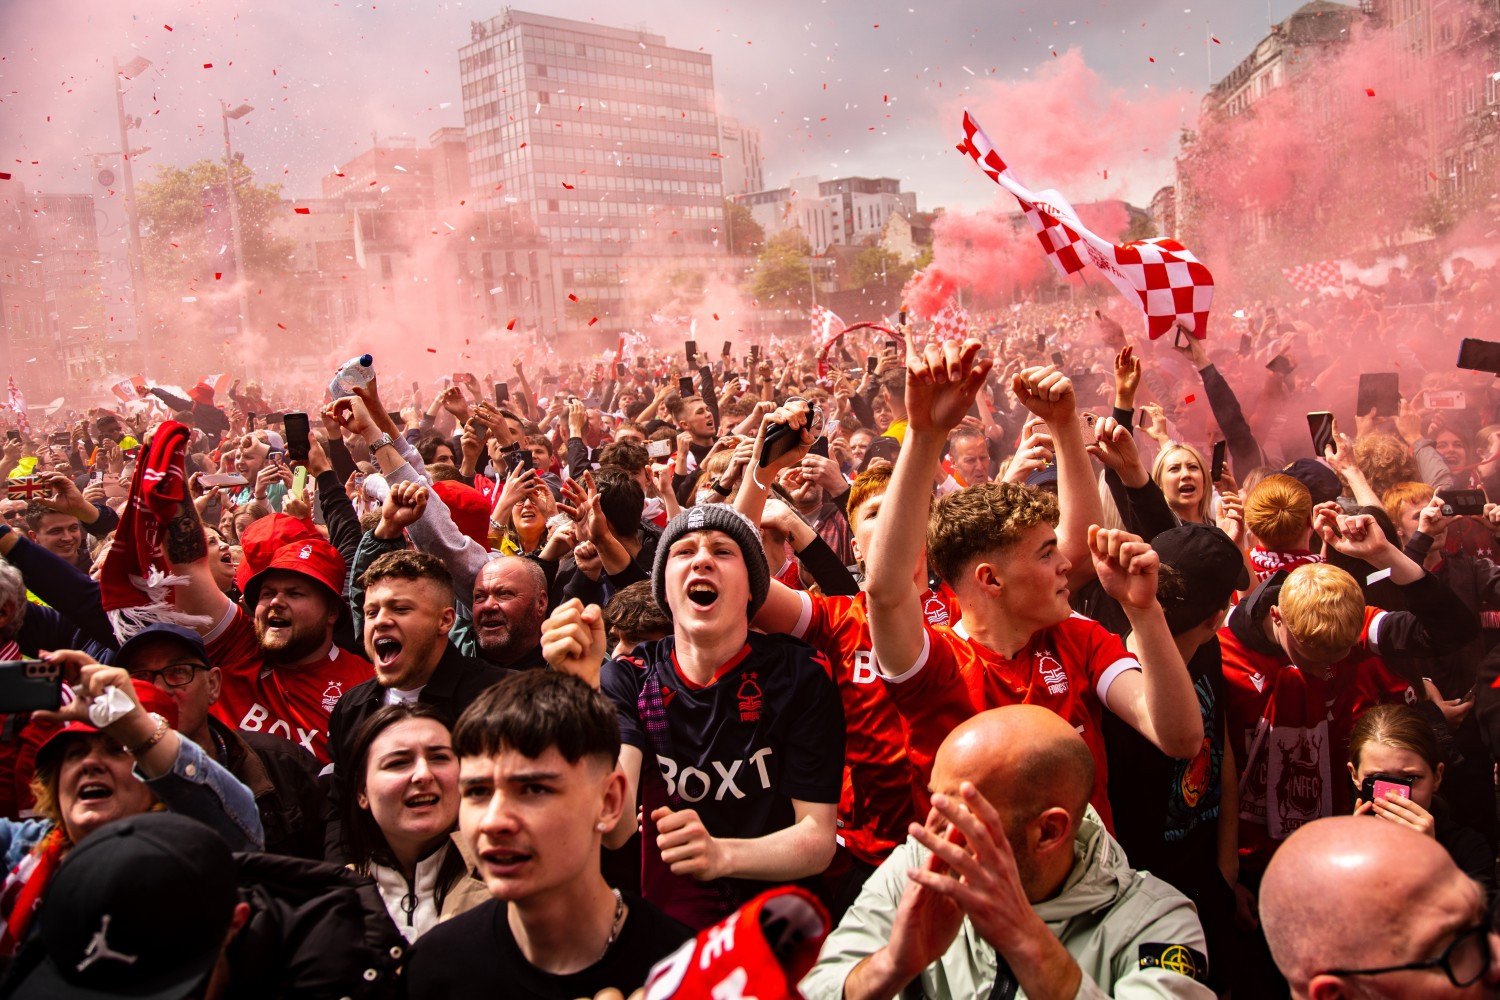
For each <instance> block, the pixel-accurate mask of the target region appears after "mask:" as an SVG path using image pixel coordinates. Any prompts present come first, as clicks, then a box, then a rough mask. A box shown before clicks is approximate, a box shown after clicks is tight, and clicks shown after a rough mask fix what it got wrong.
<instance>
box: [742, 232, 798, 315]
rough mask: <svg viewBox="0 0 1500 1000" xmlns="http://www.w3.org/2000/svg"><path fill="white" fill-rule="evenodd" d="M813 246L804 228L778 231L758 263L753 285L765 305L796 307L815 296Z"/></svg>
mask: <svg viewBox="0 0 1500 1000" xmlns="http://www.w3.org/2000/svg"><path fill="white" fill-rule="evenodd" d="M811 254H812V248H811V247H809V246H808V244H807V237H805V236H803V235H802V230H800V229H787V230H783V231H782V232H779V233H777V234H776V235H775V236H773V237H771V239H770V240H769V241H768V242H767V243H766V248H765V249H764V250H762V251H761V253H760V258H759V260H758V261H757V262H756V265H755V277H754V279H753V280H752V283H751V287H752V288H753V289H754V291H755V297H756V298H757V299H759V300H760V301H761V304H762V305H767V306H771V307H772V308H782V309H792V308H799V307H801V306H805V305H807V303H808V302H809V301H810V300H811V298H812V295H811V292H812V288H811V281H812V274H811V272H810V271H809V269H808V267H809V265H808V257H809V256H810V255H811Z"/></svg>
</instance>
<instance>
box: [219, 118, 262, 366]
mask: <svg viewBox="0 0 1500 1000" xmlns="http://www.w3.org/2000/svg"><path fill="white" fill-rule="evenodd" d="M254 110H255V109H254V108H252V107H251V106H250V105H248V104H241V105H240V106H239V107H237V108H234V109H233V110H230V109H229V107H228V105H226V104H225V103H224V102H223V100H220V101H219V117H220V118H221V119H223V121H224V185H225V187H227V188H228V189H229V228H230V230H231V231H232V232H233V234H234V278H235V287H236V296H237V297H238V299H239V310H240V338H241V340H243V339H244V336H245V334H246V333H247V332H249V329H250V286H249V282H248V281H246V278H245V271H246V269H245V237H244V234H243V232H242V231H241V229H240V197H239V194H238V193H237V192H236V191H235V188H234V148H233V147H232V146H231V145H230V144H229V119H231V118H235V119H238V118H243V117H245V116H246V115H248V114H249V113H250V112H252V111H254Z"/></svg>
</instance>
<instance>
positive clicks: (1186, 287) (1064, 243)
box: [958, 111, 1214, 340]
mask: <svg viewBox="0 0 1500 1000" xmlns="http://www.w3.org/2000/svg"><path fill="white" fill-rule="evenodd" d="M958 149H959V152H962V153H967V154H969V156H971V157H973V159H974V162H975V163H977V164H979V168H980V169H981V170H983V171H984V172H985V175H986V176H988V177H989V179H990V180H992V181H994V182H995V183H996V184H999V185H1000V186H1001V187H1003V188H1005V189H1006V190H1007V191H1009V192H1010V193H1011V194H1012V195H1014V196H1015V199H1016V201H1018V202H1019V203H1020V205H1021V210H1022V211H1023V212H1025V213H1026V218H1027V219H1028V220H1030V222H1031V227H1032V229H1033V230H1035V231H1036V235H1037V239H1038V240H1040V241H1041V244H1042V249H1043V250H1045V251H1046V253H1047V256H1048V258H1049V259H1050V260H1051V261H1052V263H1053V264H1054V265H1056V267H1057V269H1058V270H1059V271H1061V272H1062V274H1063V275H1064V276H1066V275H1069V274H1076V273H1077V272H1079V271H1081V270H1083V266H1084V263H1085V262H1087V263H1089V264H1092V265H1093V266H1094V268H1095V269H1096V270H1098V271H1099V272H1100V273H1101V274H1103V275H1104V276H1105V277H1106V278H1108V279H1109V280H1110V282H1111V283H1112V284H1113V285H1114V286H1115V287H1116V288H1118V289H1119V290H1120V293H1121V294H1122V295H1124V296H1125V297H1126V298H1127V299H1129V300H1130V301H1132V302H1135V303H1137V304H1138V305H1139V306H1140V308H1141V311H1142V312H1143V313H1144V314H1145V317H1146V330H1147V333H1148V334H1149V335H1150V337H1151V339H1152V340H1155V339H1156V338H1157V337H1160V336H1161V335H1162V334H1164V333H1166V332H1167V331H1168V330H1171V329H1172V328H1173V327H1175V326H1177V325H1178V324H1179V323H1181V324H1182V325H1183V326H1184V327H1185V328H1186V329H1188V330H1189V331H1191V332H1192V334H1193V336H1195V337H1197V338H1198V339H1199V340H1202V339H1203V338H1204V337H1205V336H1207V335H1208V309H1209V306H1210V305H1211V304H1212V303H1213V295H1214V278H1213V275H1212V274H1210V273H1209V271H1208V268H1206V267H1204V266H1203V265H1202V264H1201V263H1199V262H1198V258H1196V257H1194V256H1193V255H1192V253H1191V252H1189V251H1188V249H1187V248H1186V247H1184V246H1183V245H1182V244H1181V243H1178V242H1177V241H1176V240H1170V239H1161V238H1158V239H1151V240H1132V241H1131V242H1129V243H1125V244H1115V243H1111V242H1110V241H1109V240H1106V239H1103V238H1101V237H1099V236H1096V235H1095V234H1094V233H1092V232H1090V231H1089V230H1088V229H1087V228H1086V227H1085V226H1084V225H1083V223H1081V222H1079V221H1078V213H1076V212H1074V211H1073V206H1072V205H1069V204H1068V201H1067V199H1066V198H1064V197H1063V196H1062V195H1060V194H1058V193H1057V192H1056V191H1041V192H1033V191H1031V190H1030V189H1029V188H1027V187H1026V186H1025V185H1023V184H1022V183H1021V182H1020V181H1018V180H1016V178H1015V175H1014V174H1012V173H1011V170H1010V167H1009V166H1008V165H1007V164H1006V162H1005V160H1004V159H1003V158H1002V157H1001V156H1000V154H999V152H998V151H997V150H996V149H995V144H994V143H993V142H992V141H990V137H989V136H988V135H986V134H985V132H984V129H982V128H980V126H979V123H978V122H977V121H975V120H974V117H973V115H971V114H969V112H967V111H965V112H964V139H963V142H961V143H959V144H958Z"/></svg>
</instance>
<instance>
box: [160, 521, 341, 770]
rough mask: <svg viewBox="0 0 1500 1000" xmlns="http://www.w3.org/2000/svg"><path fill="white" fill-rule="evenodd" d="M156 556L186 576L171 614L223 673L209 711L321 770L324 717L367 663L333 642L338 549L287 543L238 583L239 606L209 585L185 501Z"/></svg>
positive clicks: (201, 544) (209, 572)
mask: <svg viewBox="0 0 1500 1000" xmlns="http://www.w3.org/2000/svg"><path fill="white" fill-rule="evenodd" d="M162 551H163V553H164V554H165V555H166V558H167V563H168V565H169V567H170V568H171V570H172V572H173V573H174V574H176V575H179V576H185V577H187V578H188V582H187V584H186V585H183V586H178V587H177V588H176V601H177V607H178V610H179V611H181V612H183V613H184V614H187V615H192V616H195V617H197V618H199V619H200V620H201V621H200V623H199V624H197V625H196V627H197V629H198V632H199V633H200V634H201V635H202V636H203V638H204V641H205V643H206V644H207V647H208V654H209V657H210V662H212V663H214V664H215V665H216V666H218V667H219V668H220V669H221V670H222V671H223V674H224V683H223V688H222V690H221V692H220V696H219V701H218V703H217V704H215V705H214V714H215V715H217V716H218V717H219V718H221V719H223V720H224V721H225V722H227V723H229V724H230V725H231V726H237V727H239V728H240V729H244V730H247V731H249V732H266V733H270V734H272V735H274V736H281V737H284V738H286V739H289V740H292V741H294V742H297V743H300V744H302V745H303V746H305V747H306V748H307V749H308V750H311V751H312V753H313V755H314V756H315V757H317V758H318V760H319V762H321V763H323V764H327V763H328V762H329V757H328V719H329V716H330V714H331V713H332V712H333V708H334V706H335V705H336V704H338V701H339V699H340V698H341V697H343V695H344V692H345V691H346V690H348V689H349V688H352V687H354V686H355V685H357V684H360V683H361V682H363V681H365V680H367V679H368V678H369V677H370V671H371V668H370V663H369V661H368V660H366V659H364V658H363V657H361V656H358V655H356V654H354V653H351V652H349V651H348V650H345V649H340V648H339V647H337V646H335V645H334V642H333V635H334V628H335V626H336V625H338V624H339V619H340V618H341V617H342V616H344V615H347V614H348V613H349V608H348V605H347V604H345V603H344V600H343V598H342V596H341V594H342V593H343V590H344V557H343V556H341V555H339V551H338V549H336V548H334V547H333V546H332V545H330V544H329V543H328V542H327V541H325V540H324V539H323V538H321V537H307V536H303V537H300V538H297V539H295V540H291V541H288V542H286V543H285V544H283V545H281V546H280V547H279V548H277V549H276V551H275V555H273V556H272V557H271V560H270V562H269V564H268V565H267V566H266V568H265V569H263V570H261V571H260V572H259V573H257V574H255V575H254V576H252V577H250V579H249V580H248V581H246V583H245V587H244V597H243V602H244V603H243V606H241V605H239V604H234V603H232V602H231V601H230V600H229V598H228V597H226V596H225V595H224V592H223V591H221V590H220V589H219V587H218V585H217V584H216V583H215V582H214V576H213V569H212V567H211V566H210V564H209V559H208V542H207V539H206V538H205V537H204V533H203V525H202V523H200V522H199V520H198V511H197V509H196V508H195V507H194V506H193V504H192V503H190V502H189V503H182V504H179V505H178V506H177V511H176V512H175V513H174V514H173V515H172V516H171V518H170V520H169V521H168V522H167V525H166V535H165V537H164V538H163V539H162ZM345 624H346V626H347V620H346V622H345Z"/></svg>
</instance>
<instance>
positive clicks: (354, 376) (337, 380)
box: [328, 354, 375, 399]
mask: <svg viewBox="0 0 1500 1000" xmlns="http://www.w3.org/2000/svg"><path fill="white" fill-rule="evenodd" d="M374 377H375V358H374V357H373V356H372V355H369V354H361V355H360V356H359V357H357V358H350V359H349V360H348V361H345V362H344V366H343V367H342V368H340V369H339V370H338V374H336V375H334V376H333V381H332V382H329V383H328V391H329V392H330V393H332V394H333V398H334V399H338V398H339V397H340V396H347V395H349V394H350V393H352V392H353V391H354V387H355V386H360V385H367V384H369V381H370V380H371V379H372V378H374Z"/></svg>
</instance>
